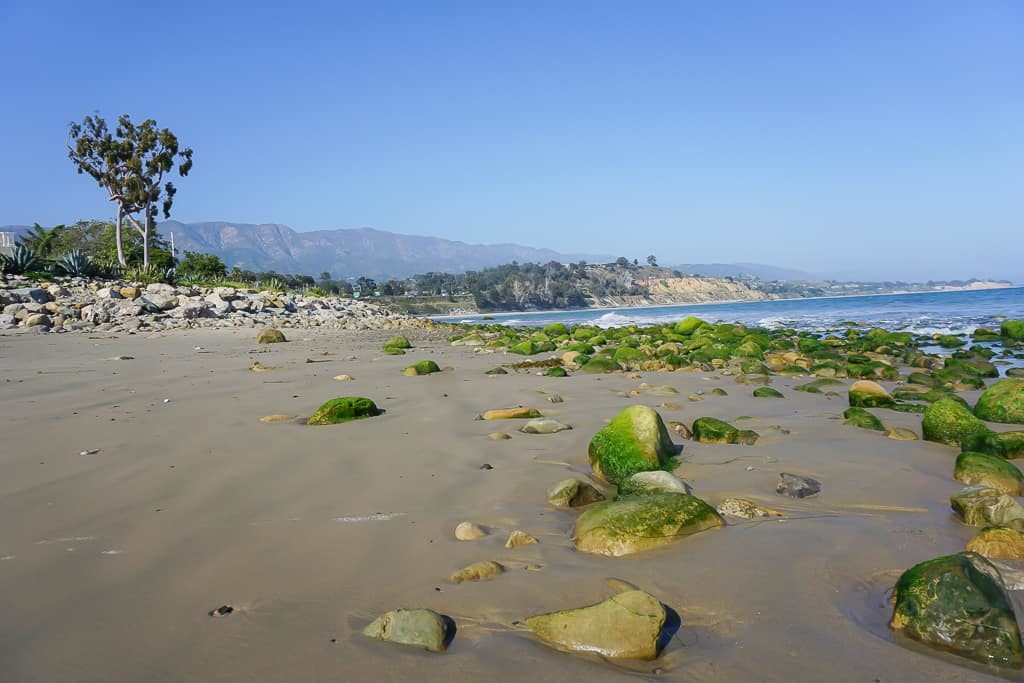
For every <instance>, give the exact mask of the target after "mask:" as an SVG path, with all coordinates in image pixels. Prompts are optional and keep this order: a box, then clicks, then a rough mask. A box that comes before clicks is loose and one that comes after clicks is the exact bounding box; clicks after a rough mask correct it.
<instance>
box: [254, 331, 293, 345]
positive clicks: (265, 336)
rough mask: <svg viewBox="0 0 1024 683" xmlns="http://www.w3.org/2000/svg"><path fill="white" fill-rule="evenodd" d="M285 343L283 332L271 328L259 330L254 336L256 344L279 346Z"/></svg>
mask: <svg viewBox="0 0 1024 683" xmlns="http://www.w3.org/2000/svg"><path fill="white" fill-rule="evenodd" d="M286 341H288V340H287V339H285V337H284V332H282V331H281V330H278V329H275V328H273V327H268V328H266V329H265V330H260V331H259V333H258V334H257V335H256V343H257V344H280V343H282V342H286Z"/></svg>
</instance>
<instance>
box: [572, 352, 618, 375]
mask: <svg viewBox="0 0 1024 683" xmlns="http://www.w3.org/2000/svg"><path fill="white" fill-rule="evenodd" d="M584 357H585V356H579V357H577V361H578V360H579V359H580V358H584ZM582 369H583V372H585V373H587V374H590V375H600V374H605V373H609V372H615V371H616V370H621V369H622V366H620V365H619V364H618V363H616V362H615V360H614V359H613V358H611V357H609V356H593V357H591V358H590V360H588V361H587V363H586V364H585V365H583V366H582Z"/></svg>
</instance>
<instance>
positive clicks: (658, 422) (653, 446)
mask: <svg viewBox="0 0 1024 683" xmlns="http://www.w3.org/2000/svg"><path fill="white" fill-rule="evenodd" d="M675 453H676V448H675V445H674V444H673V443H672V439H671V438H670V437H669V435H668V430H667V429H666V428H665V423H664V422H662V419H661V416H660V415H658V412H657V411H656V410H654V409H653V408H650V407H648V406H644V405H632V406H629V407H628V408H624V409H622V410H621V411H620V412H619V413H618V415H616V416H615V418H614V419H612V421H611V422H610V423H609V424H608V425H607V426H605V427H603V428H602V429H601V430H600V431H598V432H597V433H596V434H595V435H594V436H593V438H592V439H591V440H590V446H589V448H588V457H589V460H590V466H591V468H593V470H594V473H595V474H597V475H598V476H599V477H601V478H602V479H604V480H605V481H607V482H610V483H612V484H618V483H619V482H622V481H625V480H626V479H627V478H628V477H629V476H630V475H632V474H636V473H637V472H645V471H648V470H658V469H664V468H666V467H668V466H669V465H670V464H671V463H672V458H673V456H675Z"/></svg>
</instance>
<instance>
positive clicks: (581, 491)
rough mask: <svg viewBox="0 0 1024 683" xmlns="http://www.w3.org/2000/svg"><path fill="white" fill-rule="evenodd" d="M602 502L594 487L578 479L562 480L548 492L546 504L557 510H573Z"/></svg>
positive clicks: (601, 497) (601, 495)
mask: <svg viewBox="0 0 1024 683" xmlns="http://www.w3.org/2000/svg"><path fill="white" fill-rule="evenodd" d="M602 500H604V494H602V493H601V492H600V491H599V490H597V488H596V487H594V486H593V485H591V484H589V483H587V482H585V481H580V480H579V479H563V480H562V481H560V482H558V483H557V484H555V485H554V486H552V487H551V488H550V489H549V490H548V502H549V503H551V504H552V505H554V506H555V507H558V508H575V507H583V506H584V505H590V504H591V503H599V502H600V501H602Z"/></svg>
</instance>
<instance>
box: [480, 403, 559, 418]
mask: <svg viewBox="0 0 1024 683" xmlns="http://www.w3.org/2000/svg"><path fill="white" fill-rule="evenodd" d="M482 417H483V419H485V420H529V419H533V418H535V417H544V416H543V415H541V413H540V411H539V410H537V409H536V408H526V407H523V406H519V407H516V408H496V409H494V410H488V411H487V412H485V413H484V414H483V416H482Z"/></svg>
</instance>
